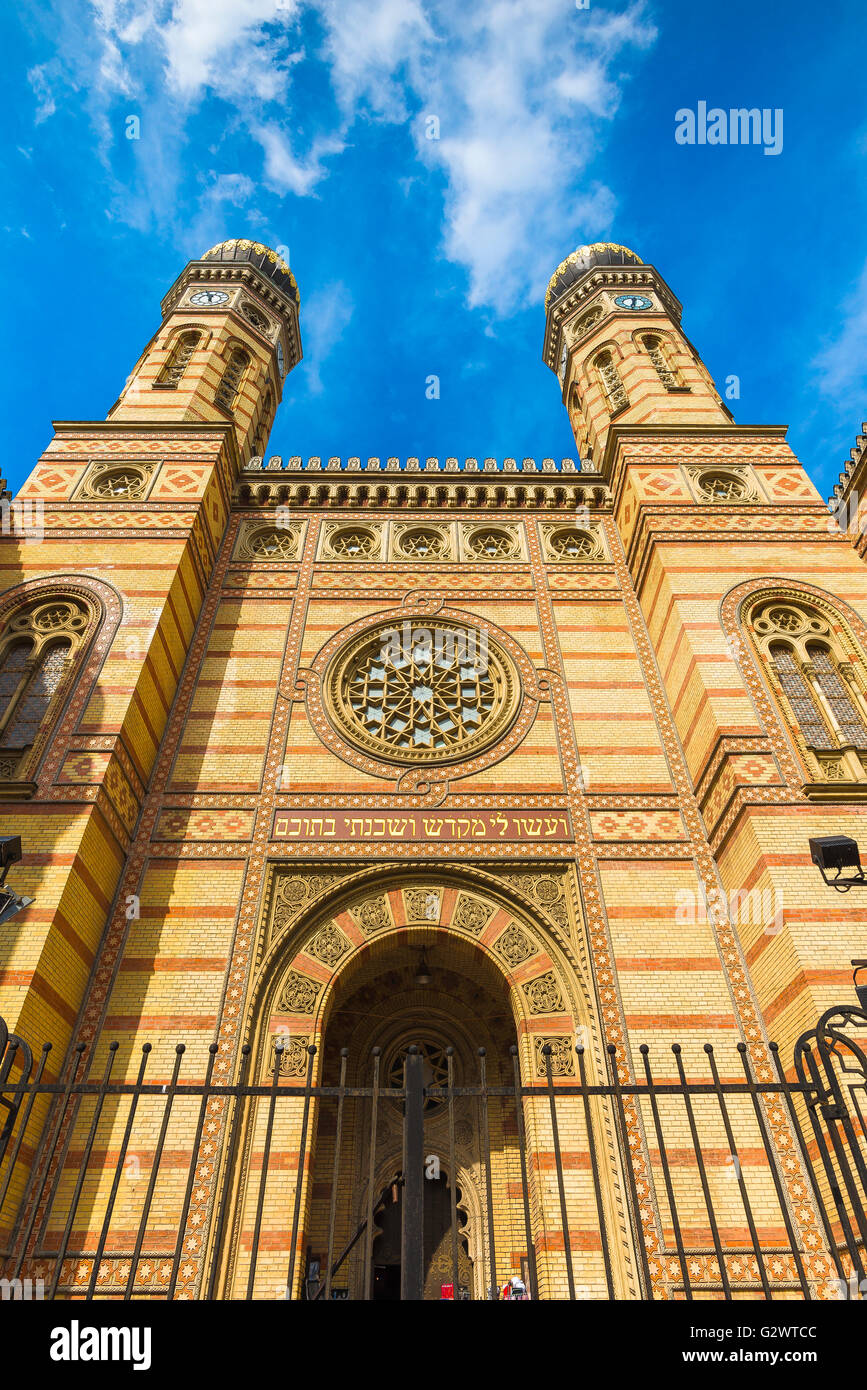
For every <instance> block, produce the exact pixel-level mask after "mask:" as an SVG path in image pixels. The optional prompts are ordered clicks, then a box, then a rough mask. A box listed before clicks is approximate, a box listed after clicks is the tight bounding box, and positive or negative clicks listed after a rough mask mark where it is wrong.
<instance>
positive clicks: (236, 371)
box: [215, 348, 250, 411]
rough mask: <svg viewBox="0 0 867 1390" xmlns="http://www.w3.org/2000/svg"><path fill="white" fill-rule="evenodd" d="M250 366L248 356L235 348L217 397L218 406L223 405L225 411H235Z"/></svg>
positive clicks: (230, 355) (230, 356) (218, 388)
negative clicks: (242, 383) (245, 374)
mask: <svg viewBox="0 0 867 1390" xmlns="http://www.w3.org/2000/svg"><path fill="white" fill-rule="evenodd" d="M249 365H250V358H249V356H248V354H247V353H246V352H244V351H243V350H242V349H241V348H233V349H232V351H231V353H230V354H229V360H228V362H227V363H226V368H225V371H224V372H223V377H222V380H221V381H220V384H219V386H218V387H217V394H216V397H215V399H216V402H217V405H221V406H222V407H223V409H224V410H228V411H232V410H234V408H235V401H236V400H237V397H238V391H239V390H240V388H241V381H242V379H243V376H244V373H245V371H246V370H247V368H248V367H249Z"/></svg>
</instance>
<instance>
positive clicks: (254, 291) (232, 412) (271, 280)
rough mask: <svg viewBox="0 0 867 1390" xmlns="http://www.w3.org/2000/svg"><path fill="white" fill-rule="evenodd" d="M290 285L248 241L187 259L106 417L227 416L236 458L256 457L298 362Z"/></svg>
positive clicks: (277, 264) (280, 265)
mask: <svg viewBox="0 0 867 1390" xmlns="http://www.w3.org/2000/svg"><path fill="white" fill-rule="evenodd" d="M298 305H299V296H298V286H297V284H296V282H295V276H294V275H293V274H292V272H291V270H290V269H289V267H288V266H287V265H286V263H285V261H282V260H281V259H280V257H279V256H277V255H276V254H275V253H274V252H273V251H271V250H269V248H268V247H267V246H262V245H261V244H260V243H259V242H255V241H243V240H242V241H224V242H221V243H220V244H219V245H218V246H214V247H212V248H211V250H210V251H206V252H205V254H204V255H203V256H202V257H201V259H200V260H197V261H190V262H189V264H188V265H187V266H186V267H185V269H184V270H183V271H182V272H181V274H180V275H179V276H178V278H177V280H176V281H175V283H174V284H173V285H172V287H171V289H170V290H169V292H168V294H167V295H166V296H165V298H164V299H163V301H162V315H163V318H162V323H161V325H160V327H159V329H158V330H157V332H156V333H155V334H154V336H153V338H152V339H151V341H150V342H149V343H148V345H147V347H146V348H145V350H144V352H143V353H142V355H141V357H140V358H139V360H138V362H137V363H136V365H135V367H134V369H133V371H132V374H131V375H130V376H129V378H128V379H127V383H126V386H125V387H124V389H123V391H122V392H121V395H120V398H119V399H118V401H117V402H116V404H115V405H113V406H112V408H111V410H110V411H109V413H108V419H109V420H116V421H118V422H119V423H120V422H124V423H126V422H127V421H133V420H135V421H141V422H148V423H150V422H153V421H154V420H159V421H165V422H166V423H168V422H178V421H184V422H189V421H200V422H213V423H221V422H223V421H226V420H228V421H231V423H232V425H233V427H234V432H235V441H236V443H237V446H238V450H239V454H240V456H241V457H242V458H246V457H248V456H249V455H250V454H261V453H263V452H264V449H265V445H266V443H267V440H268V435H269V433H270V430H271V426H272V424H273V422H274V415H275V413H276V410H277V406H278V405H279V404H280V400H281V398H282V394H283V381H284V379H285V377H286V375H287V373H288V372H290V371H291V370H292V368H293V367H294V366H295V365H296V364H297V363H298V362H299V361H300V360H301V338H300V333H299V328H298Z"/></svg>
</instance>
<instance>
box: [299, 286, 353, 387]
mask: <svg viewBox="0 0 867 1390" xmlns="http://www.w3.org/2000/svg"><path fill="white" fill-rule="evenodd" d="M353 312H354V305H353V302H352V296H351V295H350V293H349V291H348V289H347V288H346V286H345V285H344V284H343V283H342V282H341V281H340V280H335V281H333V282H332V283H331V284H330V285H325V286H324V287H323V288H322V289H321V290H314V291H313V293H312V294H310V295H308V296H307V298H306V299H305V301H304V306H303V313H302V320H301V332H302V337H303V341H304V364H305V367H306V370H305V373H304V379H306V383H307V390H308V391H309V392H310V394H311V396H319V395H321V394H322V392H323V390H324V389H325V387H324V383H323V381H322V366H323V364H324V362H325V360H326V358H327V357H328V356H329V355H330V354H331V353H332V352H333V351H334V349H335V347H336V346H337V344H338V343H339V342H340V339H341V338H342V337H343V334H344V332H345V330H346V328H347V327H348V325H349V323H350V322H351V320H352V315H353Z"/></svg>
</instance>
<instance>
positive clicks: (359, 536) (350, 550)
mask: <svg viewBox="0 0 867 1390" xmlns="http://www.w3.org/2000/svg"><path fill="white" fill-rule="evenodd" d="M373 548H374V538H373V536H372V535H371V534H370V532H369V531H338V532H337V535H336V536H333V537H332V539H331V550H332V553H333V554H334V555H346V556H348V557H349V559H351V560H354V559H356V558H357V557H358V556H359V555H370V554H372V553H373Z"/></svg>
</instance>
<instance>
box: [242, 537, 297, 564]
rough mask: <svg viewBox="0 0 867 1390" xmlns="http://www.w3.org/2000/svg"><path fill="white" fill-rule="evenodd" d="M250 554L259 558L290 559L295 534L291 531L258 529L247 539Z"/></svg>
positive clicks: (293, 552) (292, 553) (293, 551)
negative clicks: (256, 532) (255, 533)
mask: <svg viewBox="0 0 867 1390" xmlns="http://www.w3.org/2000/svg"><path fill="white" fill-rule="evenodd" d="M249 549H250V552H251V554H253V555H255V556H257V557H258V558H259V559H260V560H291V559H292V557H293V556H294V554H295V536H294V535H293V534H292V532H291V531H259V532H258V534H257V535H255V536H253V537H251V539H250V541H249Z"/></svg>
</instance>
